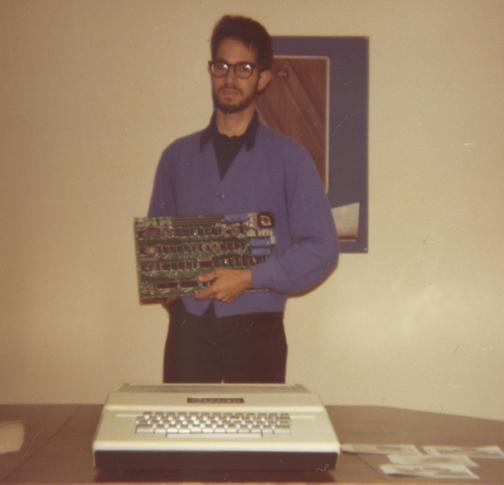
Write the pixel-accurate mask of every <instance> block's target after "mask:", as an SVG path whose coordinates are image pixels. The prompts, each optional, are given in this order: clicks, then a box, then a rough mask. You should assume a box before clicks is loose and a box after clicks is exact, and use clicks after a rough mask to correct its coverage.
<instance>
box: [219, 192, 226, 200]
mask: <svg viewBox="0 0 504 485" xmlns="http://www.w3.org/2000/svg"><path fill="white" fill-rule="evenodd" d="M225 198H226V194H225V193H224V192H221V193H220V194H219V199H220V200H224V199H225Z"/></svg>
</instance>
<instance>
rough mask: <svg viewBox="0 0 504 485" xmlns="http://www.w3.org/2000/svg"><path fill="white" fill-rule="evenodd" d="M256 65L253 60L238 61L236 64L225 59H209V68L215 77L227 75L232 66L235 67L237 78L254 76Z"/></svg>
mask: <svg viewBox="0 0 504 485" xmlns="http://www.w3.org/2000/svg"><path fill="white" fill-rule="evenodd" d="M256 67H257V64H254V63H253V62H237V63H236V64H230V63H229V62H225V61H208V69H209V70H210V73H211V74H212V76H215V77H225V76H227V73H228V72H229V71H230V70H231V68H233V71H234V73H235V76H236V77H237V78H240V79H248V78H249V77H250V76H252V73H253V72H254V70H255V68H256Z"/></svg>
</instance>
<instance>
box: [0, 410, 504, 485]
mask: <svg viewBox="0 0 504 485" xmlns="http://www.w3.org/2000/svg"><path fill="white" fill-rule="evenodd" d="M100 410H101V406H98V405H18V406H14V405H13V406H9V405H3V406H0V421H11V420H22V421H23V422H24V423H25V428H26V434H25V443H24V445H23V448H22V449H21V451H20V452H18V453H9V454H4V455H0V482H2V483H33V484H35V483H67V484H90V483H131V482H137V483H142V484H146V483H161V482H164V483H170V482H172V483H173V482H179V483H180V482H185V483H187V482H203V481H205V482H214V483H219V482H220V483H222V482H226V483H258V482H269V483H272V482H275V483H294V482H296V483H300V482H301V483H316V482H318V483H334V482H336V483H338V484H346V485H351V484H359V483H372V484H390V483H396V484H407V483H423V484H426V483H436V484H439V483H443V482H440V481H436V482H430V481H429V480H426V479H414V478H405V477H401V478H398V477H386V476H385V475H383V474H382V472H381V471H380V469H379V468H378V466H379V465H380V464H382V463H385V462H386V461H387V460H386V458H385V457H381V456H374V455H349V454H346V453H345V454H342V455H341V457H340V459H339V462H338V464H337V466H336V469H335V470H334V471H332V472H331V473H323V474H285V473H280V474H275V473H273V474H272V473H270V474H268V475H264V476H263V475H261V474H255V473H220V474H215V473H213V474H209V473H199V474H197V475H195V474H193V475H191V474H187V473H185V474H180V473H170V474H163V475H158V476H156V475H134V476H131V475H129V476H122V477H110V476H109V477H106V476H99V475H97V474H96V472H95V470H94V468H93V459H92V453H91V443H92V440H93V436H94V432H95V429H96V426H97V422H98V418H99V414H100ZM328 410H329V414H330V416H331V419H332V421H333V423H334V426H335V429H336V431H337V433H338V437H339V439H340V441H341V442H343V443H413V444H415V445H417V446H422V445H442V444H446V445H461V446H462V445H466V446H484V445H499V446H500V447H501V448H503V449H504V422H501V421H493V420H486V419H476V418H466V417H459V416H449V415H443V414H435V413H425V412H417V411H407V410H402V409H393V408H382V407H369V406H328ZM477 461H478V463H479V464H480V467H479V468H477V469H475V470H474V471H475V473H476V474H477V475H478V476H479V477H480V480H479V481H464V483H465V484H467V483H481V484H495V485H497V484H504V460H477ZM445 483H449V484H453V483H455V482H454V481H446V482H445Z"/></svg>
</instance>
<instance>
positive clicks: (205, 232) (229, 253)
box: [134, 212, 275, 303]
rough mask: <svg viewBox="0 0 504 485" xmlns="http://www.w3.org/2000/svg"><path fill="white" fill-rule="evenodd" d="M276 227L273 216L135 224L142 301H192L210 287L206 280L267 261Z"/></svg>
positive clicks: (219, 216) (223, 216)
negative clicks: (189, 298) (227, 270)
mask: <svg viewBox="0 0 504 485" xmlns="http://www.w3.org/2000/svg"><path fill="white" fill-rule="evenodd" d="M273 226H274V221H273V216H272V214H270V213H268V212H257V213H256V212H251V213H244V214H217V215H216V214H211V215H195V216H174V217H143V218H135V221H134V231H135V243H136V261H137V273H138V287H139V293H140V301H141V302H142V303H153V302H159V301H162V300H163V299H165V298H167V297H171V296H180V295H190V294H193V293H195V292H197V291H199V290H201V289H202V288H204V287H205V286H208V283H203V282H200V281H198V279H197V276H198V275H200V274H203V273H206V272H208V271H210V270H212V269H214V268H217V267H229V268H237V269H243V268H249V267H250V266H252V265H254V264H257V263H260V262H261V261H265V260H266V258H268V256H269V255H270V253H271V250H272V247H273V245H274V243H275V237H274V234H273Z"/></svg>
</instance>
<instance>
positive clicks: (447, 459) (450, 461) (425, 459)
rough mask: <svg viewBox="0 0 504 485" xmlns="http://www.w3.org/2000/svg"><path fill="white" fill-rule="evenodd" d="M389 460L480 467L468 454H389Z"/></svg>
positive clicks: (401, 463)
mask: <svg viewBox="0 0 504 485" xmlns="http://www.w3.org/2000/svg"><path fill="white" fill-rule="evenodd" d="M387 458H388V459H389V461H390V462H391V463H393V464H395V465H427V466H429V465H434V466H437V465H464V466H468V467H478V466H479V465H478V464H477V463H475V462H474V461H472V460H471V459H470V458H469V457H468V456H466V455H456V456H453V455H450V456H434V455H388V456H387Z"/></svg>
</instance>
